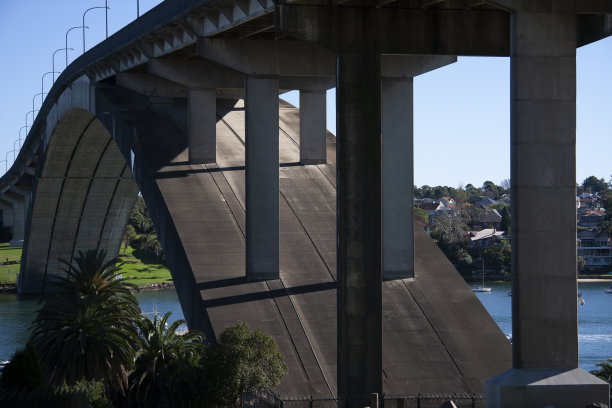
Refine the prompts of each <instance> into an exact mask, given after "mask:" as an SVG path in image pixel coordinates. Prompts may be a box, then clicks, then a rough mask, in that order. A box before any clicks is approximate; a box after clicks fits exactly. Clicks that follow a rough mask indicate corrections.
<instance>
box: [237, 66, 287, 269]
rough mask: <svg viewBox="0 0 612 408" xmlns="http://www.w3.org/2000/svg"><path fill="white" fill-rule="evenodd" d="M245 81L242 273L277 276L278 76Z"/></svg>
mask: <svg viewBox="0 0 612 408" xmlns="http://www.w3.org/2000/svg"><path fill="white" fill-rule="evenodd" d="M245 82H246V83H245V110H246V114H245V115H246V123H245V127H246V129H245V130H246V146H245V151H246V153H245V156H246V157H245V183H246V276H247V277H248V278H250V279H278V277H279V243H278V238H279V229H278V228H279V215H278V209H279V202H278V200H279V197H278V191H279V190H278V166H279V159H278V77H276V76H256V75H247V76H246V80H245Z"/></svg>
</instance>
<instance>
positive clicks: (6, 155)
mask: <svg viewBox="0 0 612 408" xmlns="http://www.w3.org/2000/svg"><path fill="white" fill-rule="evenodd" d="M11 153H13V163H15V149H13V150H12V151H8V152H6V154H5V155H4V159H5V161H6V171H8V155H9V154H11Z"/></svg>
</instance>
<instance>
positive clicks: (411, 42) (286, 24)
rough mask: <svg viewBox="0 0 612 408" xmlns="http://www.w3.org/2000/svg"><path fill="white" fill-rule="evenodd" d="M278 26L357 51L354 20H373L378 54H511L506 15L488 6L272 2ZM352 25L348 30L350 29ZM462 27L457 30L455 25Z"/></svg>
mask: <svg viewBox="0 0 612 408" xmlns="http://www.w3.org/2000/svg"><path fill="white" fill-rule="evenodd" d="M275 12H276V21H277V29H279V30H281V31H283V32H286V33H288V34H291V35H292V36H295V37H297V38H299V39H301V40H305V41H314V42H317V43H319V44H321V45H323V46H324V47H327V48H330V49H332V50H337V49H338V48H339V46H340V43H342V48H343V49H344V50H345V51H347V52H351V51H353V52H359V50H360V48H361V47H363V44H362V43H361V42H360V41H354V40H352V39H353V38H359V37H361V35H360V33H358V32H357V31H356V30H358V29H357V28H356V27H357V26H358V25H359V24H357V22H359V21H365V22H367V24H370V25H374V24H378V22H381V23H382V25H383V27H381V28H380V30H376V31H370V33H377V34H378V35H377V36H376V35H371V38H370V42H371V43H372V44H376V47H377V50H378V51H379V52H380V53H382V54H410V55H415V54H416V55H481V56H508V55H509V54H510V15H509V13H507V12H505V11H493V10H484V11H483V10H445V9H397V8H370V7H363V8H360V7H336V8H328V7H311V6H306V5H296V4H279V5H277V6H276V9H275ZM352 27H355V29H354V31H352V32H351V28H352ZM457 27H461V31H460V32H459V31H458V30H457V29H456V28H457Z"/></svg>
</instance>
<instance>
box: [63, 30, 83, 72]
mask: <svg viewBox="0 0 612 408" xmlns="http://www.w3.org/2000/svg"><path fill="white" fill-rule="evenodd" d="M77 28H82V29H85V28H89V27H86V26H74V27H70V28H69V29H68V31H66V48H64V50H66V66H68V33H69V32H71V31H72V30H76V29H77ZM70 49H72V48H70Z"/></svg>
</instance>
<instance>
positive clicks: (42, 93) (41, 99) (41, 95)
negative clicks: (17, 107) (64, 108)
mask: <svg viewBox="0 0 612 408" xmlns="http://www.w3.org/2000/svg"><path fill="white" fill-rule="evenodd" d="M38 95H40V106H41V108H42V103H43V96H44V95H46V94H45V93H44V92H39V93H37V94H36V95H34V97H33V98H32V112H34V101H35V100H36V97H37V96H38ZM32 124H34V115H32Z"/></svg>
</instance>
